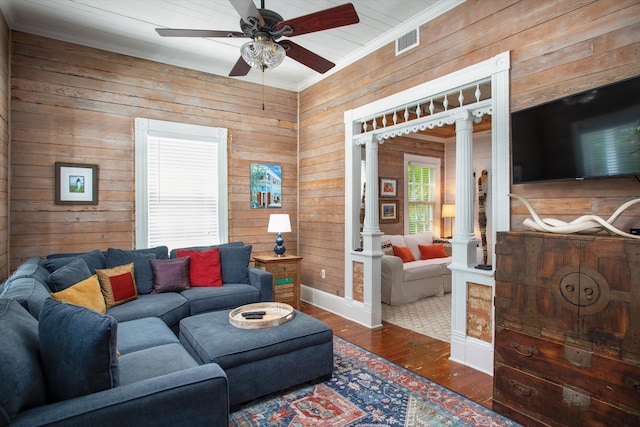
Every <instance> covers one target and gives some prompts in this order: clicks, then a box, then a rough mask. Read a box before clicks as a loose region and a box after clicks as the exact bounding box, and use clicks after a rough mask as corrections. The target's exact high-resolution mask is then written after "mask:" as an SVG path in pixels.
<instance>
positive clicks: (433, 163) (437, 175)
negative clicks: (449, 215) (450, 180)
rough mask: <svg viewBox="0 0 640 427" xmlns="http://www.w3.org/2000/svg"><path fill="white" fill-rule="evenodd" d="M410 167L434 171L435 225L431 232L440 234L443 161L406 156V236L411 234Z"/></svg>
mask: <svg viewBox="0 0 640 427" xmlns="http://www.w3.org/2000/svg"><path fill="white" fill-rule="evenodd" d="M409 165H414V166H422V167H427V168H431V169H433V174H434V176H433V183H432V185H433V194H434V200H433V202H431V203H433V205H434V206H433V225H432V228H431V232H432V233H434V234H437V235H439V234H440V226H439V224H440V211H441V208H440V206H441V203H440V200H441V199H442V195H441V188H440V187H441V165H442V159H440V158H438V157H428V156H418V155H415V154H405V155H404V169H403V176H404V189H403V190H404V209H403V211H404V212H403V221H404V230H405V234H409V229H410V228H409V174H408V170H409Z"/></svg>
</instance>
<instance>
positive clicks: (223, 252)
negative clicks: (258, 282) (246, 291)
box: [219, 245, 252, 284]
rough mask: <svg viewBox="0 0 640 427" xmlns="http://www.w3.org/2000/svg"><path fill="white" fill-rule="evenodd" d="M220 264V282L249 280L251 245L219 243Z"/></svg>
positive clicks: (245, 282) (246, 282)
mask: <svg viewBox="0 0 640 427" xmlns="http://www.w3.org/2000/svg"><path fill="white" fill-rule="evenodd" d="M219 248H220V265H221V267H222V283H244V284H250V283H251V282H249V261H250V260H251V249H252V246H251V245H245V246H239V245H220V246H219Z"/></svg>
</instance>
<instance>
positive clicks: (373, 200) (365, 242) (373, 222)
mask: <svg viewBox="0 0 640 427" xmlns="http://www.w3.org/2000/svg"><path fill="white" fill-rule="evenodd" d="M364 143H365V147H366V153H367V154H366V162H365V173H366V182H367V186H366V188H365V214H364V226H363V229H362V253H361V255H362V260H363V262H364V308H365V310H366V311H368V312H370V313H371V317H370V325H380V324H381V323H382V307H381V305H380V304H381V293H382V290H381V284H380V283H381V275H382V272H381V266H380V264H381V262H382V261H381V259H382V255H383V253H382V249H381V246H380V243H381V240H382V234H383V233H382V232H381V231H380V224H379V223H380V221H379V216H380V215H379V213H378V144H379V143H384V140H380V141H378V140H377V139H376V138H374V137H373V136H372V135H369V136H368V137H367V138H365V141H364Z"/></svg>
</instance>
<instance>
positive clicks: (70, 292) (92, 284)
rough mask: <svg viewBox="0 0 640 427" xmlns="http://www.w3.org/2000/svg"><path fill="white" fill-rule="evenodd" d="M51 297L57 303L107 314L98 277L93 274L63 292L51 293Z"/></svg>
mask: <svg viewBox="0 0 640 427" xmlns="http://www.w3.org/2000/svg"><path fill="white" fill-rule="evenodd" d="M51 296H52V297H53V298H55V299H56V300H58V301H62V302H67V303H69V304H74V305H77V306H80V307H85V308H89V309H91V310H95V311H97V312H98V313H102V314H105V313H106V312H107V306H106V305H105V302H104V297H103V296H102V291H101V290H100V283H99V282H98V276H96V275H95V274H94V275H93V276H91V277H89V278H88V279H85V280H83V281H81V282H78V283H76V284H75V285H73V286H70V287H68V288H67V289H65V290H63V291H60V292H53V293H52V294H51ZM45 303H46V302H45Z"/></svg>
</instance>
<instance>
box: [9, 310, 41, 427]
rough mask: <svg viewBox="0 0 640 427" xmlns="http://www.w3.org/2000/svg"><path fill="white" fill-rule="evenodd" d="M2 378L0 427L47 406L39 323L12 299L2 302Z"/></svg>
mask: <svg viewBox="0 0 640 427" xmlns="http://www.w3.org/2000/svg"><path fill="white" fill-rule="evenodd" d="M0 378H2V380H1V381H0V425H3V426H4V425H7V424H11V422H12V421H13V419H14V417H15V416H16V414H17V413H18V412H20V411H22V410H24V409H28V408H32V407H35V406H40V405H44V404H45V403H46V389H45V386H44V376H43V374H42V367H41V366H40V348H39V345H38V321H37V320H36V319H35V318H34V317H33V316H31V315H30V314H29V313H28V312H27V311H26V310H25V309H24V308H23V307H22V306H21V305H20V304H18V302H17V301H14V300H10V299H0Z"/></svg>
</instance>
